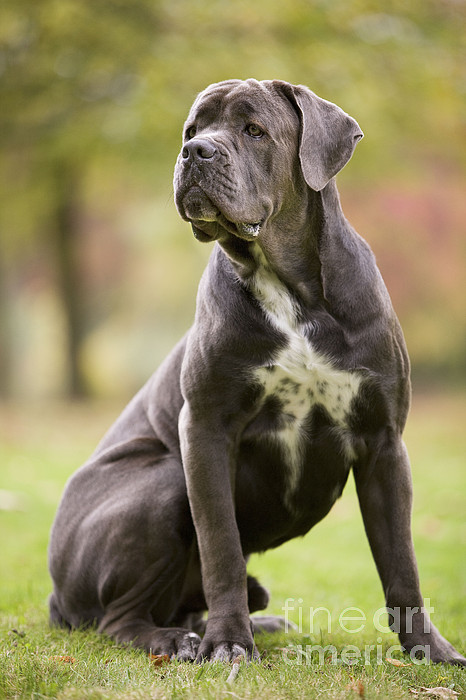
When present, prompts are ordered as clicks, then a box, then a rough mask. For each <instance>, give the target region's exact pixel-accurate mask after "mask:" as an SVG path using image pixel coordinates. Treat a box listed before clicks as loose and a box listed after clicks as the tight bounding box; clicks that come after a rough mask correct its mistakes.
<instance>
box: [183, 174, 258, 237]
mask: <svg viewBox="0 0 466 700" xmlns="http://www.w3.org/2000/svg"><path fill="white" fill-rule="evenodd" d="M179 211H180V214H181V216H182V217H183V219H185V220H186V221H189V222H190V223H191V225H192V227H193V231H194V235H195V236H196V238H197V239H198V240H200V241H213V240H216V239H217V238H221V236H222V235H224V233H225V231H227V232H228V233H230V234H232V235H233V236H236V237H237V238H241V239H242V240H245V241H254V240H255V239H256V238H257V237H258V235H259V233H260V230H261V227H262V225H263V221H262V220H261V221H247V220H246V221H232V220H231V219H229V218H227V217H226V216H225V214H224V213H223V212H222V211H221V210H220V208H219V207H218V206H217V204H214V202H213V201H212V200H211V199H210V198H209V197H208V196H206V194H205V192H204V191H203V190H202V189H201V188H200V187H198V186H196V187H193V188H191V189H190V190H189V191H188V192H187V193H186V194H185V196H184V197H183V198H182V199H181V206H180V207H179Z"/></svg>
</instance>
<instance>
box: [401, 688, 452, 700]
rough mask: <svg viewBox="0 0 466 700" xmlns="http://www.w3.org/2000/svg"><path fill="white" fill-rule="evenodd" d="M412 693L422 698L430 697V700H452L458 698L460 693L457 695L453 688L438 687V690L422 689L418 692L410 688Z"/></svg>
mask: <svg viewBox="0 0 466 700" xmlns="http://www.w3.org/2000/svg"><path fill="white" fill-rule="evenodd" d="M410 691H411V693H412V694H413V695H420V696H421V697H428V698H441V699H442V700H450V699H451V698H457V697H458V695H459V693H457V692H456V690H452V689H451V688H443V687H438V688H423V687H420V688H419V689H418V690H414V689H413V688H410Z"/></svg>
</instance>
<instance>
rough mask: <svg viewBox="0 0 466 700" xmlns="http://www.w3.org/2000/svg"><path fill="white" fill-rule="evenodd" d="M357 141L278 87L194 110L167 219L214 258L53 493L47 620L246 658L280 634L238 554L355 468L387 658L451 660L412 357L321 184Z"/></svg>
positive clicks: (291, 533)
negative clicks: (137, 387) (390, 643)
mask: <svg viewBox="0 0 466 700" xmlns="http://www.w3.org/2000/svg"><path fill="white" fill-rule="evenodd" d="M362 135H363V134H362V132H361V129H360V128H359V126H358V124H357V122H356V121H355V120H354V119H352V118H351V117H350V116H348V115H347V114H345V112H343V111H342V110H341V109H340V108H339V107H337V106H336V105H334V104H332V103H330V102H327V101H325V100H323V99H321V98H319V97H317V95H315V94H314V93H313V92H311V91H310V90H309V89H308V88H306V87H304V86H295V85H291V84H289V83H286V82H282V81H278V80H272V81H262V82H258V81H256V80H252V79H250V80H246V81H240V80H228V81H225V82H221V83H218V84H215V85H211V86H210V87H208V88H207V89H206V90H205V91H204V92H202V93H201V94H200V95H199V96H198V97H197V99H196V100H195V102H194V105H193V107H192V109H191V111H190V113H189V116H188V119H187V122H186V124H185V128H184V139H183V146H182V150H181V153H180V154H179V156H178V160H177V163H176V168H175V179H174V186H175V199H176V206H177V209H178V211H179V213H180V215H181V217H182V218H183V219H185V220H186V221H189V222H190V223H191V225H192V229H193V232H194V235H195V237H196V238H197V239H198V240H199V241H207V242H211V241H216V244H215V246H214V249H213V252H212V255H211V257H210V260H209V263H208V266H207V268H206V270H205V273H204V275H203V277H202V279H201V282H200V286H199V293H198V298H197V308H196V315H195V320H194V324H193V326H192V328H191V329H190V330H189V331H188V333H187V334H186V336H185V337H184V338H183V339H182V340H181V341H180V342H179V343H178V345H176V347H175V348H174V349H173V351H172V352H171V353H170V355H169V356H168V358H167V359H166V360H165V362H164V363H163V364H162V365H161V367H160V368H159V369H158V370H157V371H156V372H155V374H154V375H153V376H152V377H151V379H150V380H149V381H148V382H147V384H146V385H145V386H144V387H143V388H142V389H141V391H140V392H139V393H138V394H137V395H136V396H135V398H134V399H133V400H132V401H131V403H130V404H129V405H128V406H127V408H126V409H125V411H124V412H123V414H122V415H121V416H120V418H119V419H118V420H117V422H116V423H115V425H114V426H113V427H112V428H111V429H110V431H109V432H108V433H107V435H106V436H105V437H104V438H103V440H102V442H101V443H100V445H99V446H98V448H97V450H96V452H95V453H94V455H93V456H92V457H91V459H90V460H89V461H88V462H87V463H86V464H85V465H84V466H83V467H81V469H80V470H78V471H77V472H76V474H74V476H73V477H72V478H71V479H70V481H69V483H68V484H67V487H66V490H65V493H64V496H63V499H62V501H61V504H60V506H59V510H58V513H57V516H56V520H55V523H54V526H53V530H52V536H51V543H50V571H51V574H52V578H53V583H54V590H53V593H52V595H51V598H50V616H51V621H52V622H53V623H55V624H62V625H68V626H79V625H82V624H85V623H89V622H92V621H94V622H96V624H97V625H98V629H99V630H100V631H102V632H105V633H107V634H109V635H111V636H112V637H113V638H115V639H116V640H118V641H120V642H131V643H134V644H135V645H138V646H140V647H143V648H145V649H147V650H149V649H150V650H152V652H153V653H157V654H169V655H172V656H176V657H178V658H180V659H186V660H188V659H198V660H199V659H203V658H208V659H214V660H218V659H224V660H227V659H232V658H234V657H235V656H237V655H238V654H243V655H245V656H247V657H249V658H251V657H254V656H255V655H256V654H257V651H256V650H255V647H254V637H253V635H254V631H256V630H259V629H265V630H274V629H279V628H280V626H281V624H282V621H281V620H280V619H279V618H273V617H255V616H254V617H253V618H250V613H251V612H254V611H257V610H262V609H264V608H265V607H266V605H267V602H268V593H267V591H266V590H265V589H264V588H263V587H262V586H261V585H260V584H259V583H258V581H257V580H255V579H254V578H253V577H251V576H248V575H247V572H246V563H247V559H248V556H249V555H250V554H251V553H252V552H262V551H265V550H267V549H269V548H271V547H277V546H278V545H280V544H281V543H283V542H286V541H287V540H289V539H290V538H293V537H297V536H299V535H304V533H306V532H307V531H308V530H309V529H310V528H311V527H312V526H313V525H315V524H316V523H318V522H319V521H320V520H321V519H322V518H323V517H324V516H325V515H326V514H327V513H328V512H329V510H330V509H331V507H332V505H333V504H334V503H335V501H336V500H337V499H338V498H339V496H340V495H341V493H342V490H343V488H344V486H345V483H346V481H347V478H348V475H349V472H350V471H351V470H352V471H353V474H354V478H355V481H356V486H357V493H358V498H359V503H360V508H361V512H362V516H363V520H364V525H365V529H366V532H367V537H368V539H369V543H370V546H371V549H372V553H373V556H374V559H375V563H376V566H377V569H378V572H379V575H380V578H381V581H382V585H383V589H384V593H385V598H386V605H387V609H388V611H389V616H390V617H389V619H390V621H391V625H392V628H393V629H394V630H395V631H396V632H398V634H399V638H400V641H401V644H402V645H403V647H404V648H405V650H406V651H408V652H409V651H413V650H416V651H417V650H418V649H420V648H422V649H423V650H426V649H428V655H429V656H430V659H431V660H432V661H438V662H442V661H444V662H450V663H457V664H465V663H466V660H465V659H464V658H463V657H462V656H461V655H460V654H459V653H458V652H457V651H456V650H455V649H454V648H453V647H452V645H451V644H450V643H449V642H447V641H446V640H445V639H444V638H443V637H442V636H441V635H440V633H439V632H438V631H437V629H436V628H435V627H434V625H433V624H432V623H431V622H430V620H429V618H428V614H427V611H426V610H425V609H424V607H423V599H422V596H421V592H420V588H419V580H418V572H417V564H416V559H415V554H414V550H413V545H412V538H411V524H410V520H411V496H412V489H411V476H410V467H409V462H408V456H407V453H406V449H405V446H404V443H403V441H402V431H403V427H404V424H405V421H406V417H407V413H408V407H409V401H410V383H409V361H408V356H407V353H406V349H405V344H404V340H403V335H402V332H401V330H400V327H399V324H398V321H397V318H396V316H395V313H394V311H393V308H392V305H391V303H390V299H389V296H388V293H387V291H386V288H385V286H384V283H383V281H382V278H381V276H380V273H379V271H378V269H377V267H376V264H375V261H374V257H373V255H372V253H371V251H370V249H369V247H368V245H367V244H366V243H365V242H364V241H363V240H362V239H361V238H360V237H359V235H358V234H357V233H356V232H355V231H354V230H353V229H352V228H351V226H350V225H349V223H348V222H347V220H346V219H345V218H344V215H343V213H342V210H341V207H340V201H339V196H338V192H337V188H336V185H335V179H334V177H335V175H336V174H337V173H338V172H339V171H340V170H341V169H342V168H343V166H344V165H345V164H346V163H347V162H348V160H349V159H350V158H351V156H352V154H353V151H354V148H355V146H356V144H357V142H358V141H359V140H360V139H361V138H362ZM205 610H208V619H207V623H205V622H204V621H203V618H202V616H203V613H204V611H205ZM198 633H199V634H198ZM200 635H203V638H202V639H201V636H200ZM426 656H427V653H426Z"/></svg>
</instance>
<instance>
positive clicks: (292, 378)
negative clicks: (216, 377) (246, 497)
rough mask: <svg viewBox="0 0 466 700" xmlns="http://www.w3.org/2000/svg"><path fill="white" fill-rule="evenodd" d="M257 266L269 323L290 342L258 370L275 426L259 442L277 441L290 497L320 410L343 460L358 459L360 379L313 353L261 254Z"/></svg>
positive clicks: (258, 292)
mask: <svg viewBox="0 0 466 700" xmlns="http://www.w3.org/2000/svg"><path fill="white" fill-rule="evenodd" d="M256 259H257V260H258V262H259V266H258V269H257V272H256V273H255V276H254V279H253V281H252V284H251V289H252V291H253V294H254V295H255V297H256V298H257V300H258V301H259V303H260V305H261V307H262V309H263V311H264V312H265V314H266V316H267V318H268V320H269V322H270V323H271V324H272V325H273V326H274V327H275V328H277V329H278V330H280V331H281V332H282V333H283V334H284V335H285V337H286V340H287V342H286V345H285V346H284V347H282V349H280V350H279V351H278V352H277V354H276V355H275V356H274V357H273V358H272V359H271V361H270V364H268V365H267V366H263V367H260V368H258V369H256V370H255V379H256V381H257V382H258V383H259V384H260V385H261V386H262V388H263V391H262V394H261V403H262V405H266V404H267V402H268V403H270V402H272V403H273V404H274V406H275V413H276V415H277V420H276V421H275V422H273V423H271V428H270V430H265V431H264V432H263V434H262V435H261V436H260V438H259V439H268V440H273V441H275V442H276V443H277V446H278V447H279V449H280V450H281V451H282V452H283V457H284V461H285V463H286V467H287V475H288V476H287V480H288V488H289V490H290V492H292V491H294V489H295V488H296V487H297V486H298V484H299V479H300V476H301V473H302V468H303V459H304V454H305V447H306V441H308V440H309V435H308V432H307V431H308V428H309V422H308V419H309V416H310V415H311V412H312V410H313V409H314V408H315V407H316V406H320V407H322V409H324V410H325V412H326V414H327V416H328V418H329V420H330V421H331V423H332V424H333V427H332V432H333V434H334V436H335V439H336V440H337V441H338V442H339V446H340V449H341V453H342V459H344V460H345V461H346V462H348V464H349V463H350V462H351V461H352V460H353V459H354V450H353V446H352V439H351V433H350V431H349V426H348V419H349V416H350V412H351V403H352V401H353V399H354V397H355V396H356V395H357V393H358V391H359V386H360V383H361V377H360V376H359V375H358V374H356V373H354V372H346V371H342V370H339V369H336V368H335V367H334V366H333V365H332V363H331V361H330V360H329V359H328V358H325V357H324V356H322V355H321V354H320V353H318V352H316V350H315V349H314V348H313V347H312V343H311V342H309V340H308V339H307V338H306V337H305V335H304V328H303V326H302V325H300V323H299V321H298V313H297V312H298V309H297V307H296V304H295V301H294V300H293V298H292V296H291V295H290V293H289V292H288V290H287V289H286V287H285V285H284V284H283V283H282V282H281V281H280V280H279V278H278V277H277V275H276V274H275V273H274V272H273V271H272V270H271V269H270V268H269V267H268V265H267V263H266V261H265V259H264V257H263V255H262V253H261V252H260V251H259V250H258V249H257V252H256Z"/></svg>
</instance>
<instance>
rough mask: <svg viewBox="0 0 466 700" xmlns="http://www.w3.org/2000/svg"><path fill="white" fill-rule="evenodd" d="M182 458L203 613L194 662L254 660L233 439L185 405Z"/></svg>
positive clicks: (181, 427)
mask: <svg viewBox="0 0 466 700" xmlns="http://www.w3.org/2000/svg"><path fill="white" fill-rule="evenodd" d="M179 431H180V445H181V455H182V460H183V467H184V471H185V476H186V483H187V489H188V498H189V503H190V507H191V512H192V516H193V520H194V526H195V529H196V534H197V540H198V546H199V554H200V559H201V570H202V583H203V588H204V594H205V598H206V602H207V607H208V620H207V626H206V632H205V635H204V639H203V641H202V643H201V646H200V647H199V652H198V659H202V658H210V659H212V660H232V659H234V658H235V657H236V656H238V655H244V656H247V657H248V658H250V657H251V656H254V655H255V651H254V640H253V636H252V631H251V623H250V620H249V611H248V600H247V583H246V562H245V559H244V556H243V552H242V549H241V542H240V536H239V532H238V527H237V524H236V516H235V506H234V493H233V484H234V476H235V473H234V451H235V445H234V437H233V436H228V434H226V432H225V428H224V426H220V424H218V425H217V424H216V421H215V419H213V418H212V416H211V417H210V418H209V419H208V420H207V419H206V418H203V417H202V416H197V415H196V416H194V415H193V411H192V409H191V407H190V406H189V404H188V402H186V403H185V404H184V406H183V409H182V411H181V414H180V422H179Z"/></svg>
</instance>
